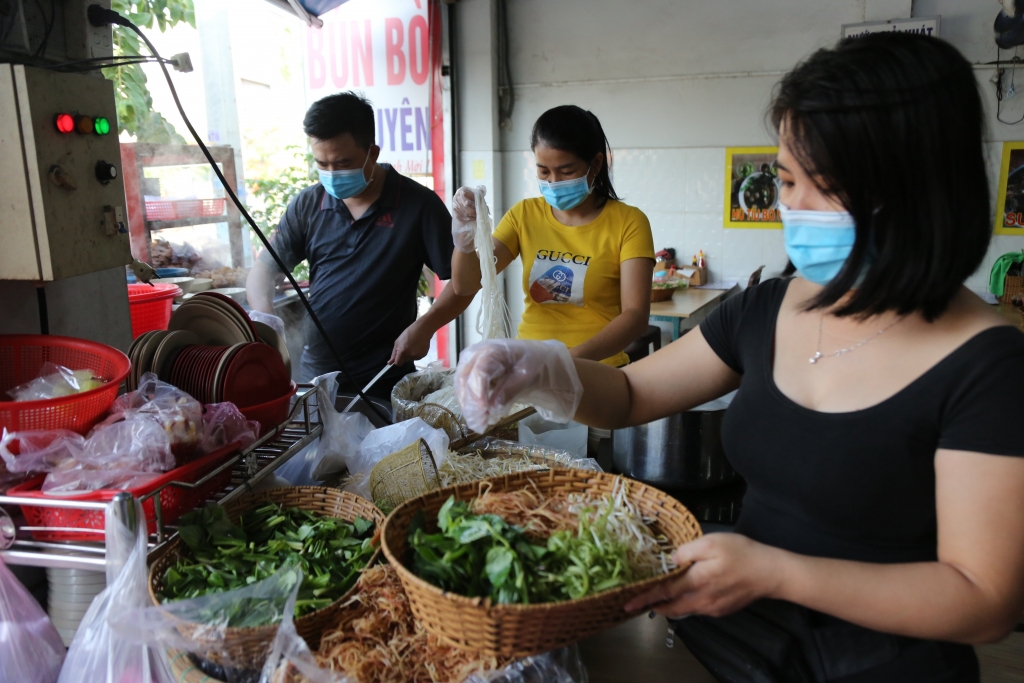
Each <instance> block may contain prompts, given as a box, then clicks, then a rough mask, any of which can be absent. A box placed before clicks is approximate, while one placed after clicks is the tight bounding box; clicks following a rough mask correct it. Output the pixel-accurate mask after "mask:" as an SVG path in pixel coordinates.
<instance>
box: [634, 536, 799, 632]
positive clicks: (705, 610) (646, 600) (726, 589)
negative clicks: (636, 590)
mask: <svg viewBox="0 0 1024 683" xmlns="http://www.w3.org/2000/svg"><path fill="white" fill-rule="evenodd" d="M782 555H783V551H781V550H778V549H777V548H772V547H771V546H767V545H764V544H762V543H757V542H756V541H752V540H750V539H749V538H747V537H746V536H741V535H739V534H727V533H715V534H710V535H708V536H702V537H701V538H698V539H697V540H696V541H692V542H690V543H687V544H685V545H681V546H679V547H678V548H676V550H675V552H674V553H672V559H673V560H674V561H675V563H676V565H677V566H680V567H685V566H687V565H690V568H689V569H687V570H686V573H685V574H683V575H682V576H680V577H679V578H678V579H676V580H675V581H673V582H672V583H668V584H665V585H662V586H659V587H658V588H655V589H654V590H651V591H648V592H647V593H644V594H643V595H640V596H638V597H636V598H634V599H633V600H631V601H630V602H628V603H627V604H626V607H625V609H626V611H627V612H638V611H640V610H645V609H652V610H654V611H655V612H657V613H658V614H661V615H662V616H666V617H669V618H673V617H684V616H689V615H691V614H705V615H708V616H712V617H720V616H724V615H726V614H730V613H732V612H735V611H736V610H738V609H742V608H743V607H745V606H747V605H748V604H750V603H751V602H753V601H754V600H758V599H760V598H765V597H771V596H772V594H773V593H774V592H775V591H776V589H777V587H778V584H779V582H780V581H781V576H780V574H781V564H782V562H781V559H782Z"/></svg>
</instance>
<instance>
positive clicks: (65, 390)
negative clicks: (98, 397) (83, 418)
mask: <svg viewBox="0 0 1024 683" xmlns="http://www.w3.org/2000/svg"><path fill="white" fill-rule="evenodd" d="M103 384H104V381H103V380H102V379H97V378H96V376H95V375H94V374H93V372H92V370H72V369H70V368H66V367H64V366H63V365H55V364H54V363H50V362H49V361H47V362H46V363H43V367H42V368H41V369H40V370H39V376H38V377H36V378H35V379H34V380H32V381H31V382H26V383H25V384H19V385H18V386H16V387H14V388H13V389H11V390H10V391H8V392H7V394H8V395H9V396H10V397H11V398H13V399H14V400H15V401H45V400H48V399H51V398H60V397H61V396H71V395H72V394H80V393H82V392H83V391H89V390H90V389H96V388H97V387H101V386H103Z"/></svg>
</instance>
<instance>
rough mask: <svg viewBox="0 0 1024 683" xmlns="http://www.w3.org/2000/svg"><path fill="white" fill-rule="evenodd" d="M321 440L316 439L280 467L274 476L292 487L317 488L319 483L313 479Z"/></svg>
mask: <svg viewBox="0 0 1024 683" xmlns="http://www.w3.org/2000/svg"><path fill="white" fill-rule="evenodd" d="M319 448H320V439H319V438H317V439H315V440H314V441H313V442H312V443H310V444H309V445H308V446H306V447H305V448H303V449H302V450H301V451H299V452H298V453H296V454H295V455H293V456H292V457H291V458H289V459H288V462H286V463H285V464H283V465H281V466H280V467H278V468H277V469H276V470H275V471H274V474H276V475H277V476H278V477H280V478H282V479H285V480H286V481H288V483H290V484H291V485H292V486H315V485H316V484H318V483H319V482H318V481H317V480H316V479H314V478H313V468H314V467H316V464H317V462H319V461H318V460H317V456H318V454H319Z"/></svg>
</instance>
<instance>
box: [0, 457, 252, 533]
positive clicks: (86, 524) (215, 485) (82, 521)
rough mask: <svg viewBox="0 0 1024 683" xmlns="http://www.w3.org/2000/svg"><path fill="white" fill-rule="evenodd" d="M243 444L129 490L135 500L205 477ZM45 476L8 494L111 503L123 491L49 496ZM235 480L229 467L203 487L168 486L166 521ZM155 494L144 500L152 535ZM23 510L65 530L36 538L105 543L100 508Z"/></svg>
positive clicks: (38, 522)
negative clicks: (164, 486) (173, 484)
mask: <svg viewBox="0 0 1024 683" xmlns="http://www.w3.org/2000/svg"><path fill="white" fill-rule="evenodd" d="M238 448H239V444H237V443H234V444H230V445H228V446H225V447H224V448H222V449H220V450H218V451H214V452H213V453H210V454H209V455H205V456H203V457H202V458H200V459H199V460H196V461H195V462H191V463H189V464H187V465H182V466H181V467H177V468H175V469H173V470H171V471H170V472H167V473H166V474H163V475H161V476H159V477H157V478H156V479H154V480H152V481H150V482H148V483H146V484H143V485H142V486H139V487H137V488H134V489H128V493H130V494H132V495H133V496H135V497H136V498H141V497H142V496H144V495H146V494H147V493H150V492H152V491H155V490H156V489H158V488H160V487H161V486H163V485H164V484H166V483H168V482H171V481H180V482H186V483H194V482H197V481H199V480H200V479H202V478H203V477H204V476H206V474H207V473H209V472H210V471H212V470H213V469H215V468H216V467H217V465H220V464H221V463H223V462H224V461H225V460H227V459H228V458H229V457H230V456H231V455H233V454H234V453H236V452H237V451H238ZM44 479H46V475H45V474H41V475H39V476H38V477H35V478H33V479H30V480H29V481H26V482H25V483H24V484H19V485H18V486H14V487H12V488H11V489H10V490H9V491H8V493H7V495H9V496H19V497H22V498H37V499H39V500H76V501H84V502H90V503H96V502H100V503H107V502H110V501H111V500H113V499H114V496H116V495H117V494H118V493H121V491H120V490H115V489H100V490H97V491H87V492H84V493H82V494H81V495H76V496H50V495H47V494H45V493H43V492H42V490H41V488H42V485H43V480H44ZM229 483H231V468H230V467H229V468H226V469H225V470H224V471H223V472H220V473H219V474H218V475H217V476H215V477H214V478H213V479H211V480H210V481H208V482H206V483H205V484H203V485H202V486H200V487H199V488H194V489H187V488H182V487H180V486H168V487H167V488H165V489H164V490H163V491H161V492H160V506H161V508H160V509H161V513H162V517H163V521H164V524H172V523H173V522H174V521H175V520H177V519H178V518H179V517H181V516H182V515H183V514H185V513H186V512H189V511H191V510H194V509H195V508H197V507H199V506H200V505H202V504H203V503H204V502H206V501H207V500H208V499H210V498H211V497H212V496H214V495H216V494H217V493H219V492H220V491H222V490H224V489H225V488H226V487H227V485H228V484H229ZM154 498H156V496H154V497H153V498H150V499H148V500H146V501H145V502H144V503H143V504H142V509H143V510H144V512H145V515H146V522H147V524H148V527H149V533H151V534H152V533H155V532H156V509H155V503H154ZM21 512H22V514H23V515H25V521H26V522H28V525H29V526H45V527H55V528H59V529H62V530H61V531H33V532H32V536H33V538H35V539H36V540H37V541H102V540H103V533H102V532H103V530H104V528H105V527H104V523H105V520H104V513H103V511H102V510H76V509H73V508H46V507H36V506H33V505H22V506H21ZM65 529H96V530H98V531H99V532H100V533H98V534H97V533H92V532H88V531H81V532H78V531H65Z"/></svg>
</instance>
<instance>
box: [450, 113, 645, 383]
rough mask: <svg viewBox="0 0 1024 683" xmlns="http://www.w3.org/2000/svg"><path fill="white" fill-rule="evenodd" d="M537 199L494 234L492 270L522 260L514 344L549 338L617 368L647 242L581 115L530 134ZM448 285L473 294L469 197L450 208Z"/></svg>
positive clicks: (596, 125) (636, 320)
mask: <svg viewBox="0 0 1024 683" xmlns="http://www.w3.org/2000/svg"><path fill="white" fill-rule="evenodd" d="M531 147H532V148H533V152H534V155H535V156H536V159H537V181H538V184H539V186H540V192H541V195H542V196H541V197H537V198H533V199H524V200H523V201H521V202H519V203H518V204H516V205H515V206H513V207H512V208H511V209H510V210H509V212H508V213H507V214H505V217H504V218H502V219H501V222H500V223H499V224H498V227H497V228H496V229H495V231H494V235H493V242H494V255H495V257H496V259H497V263H496V269H497V271H498V272H499V273H500V272H501V271H503V270H504V269H505V268H506V267H508V264H509V263H511V262H512V260H513V259H515V258H516V257H517V256H518V257H521V258H522V260H523V291H524V294H525V302H526V309H525V311H524V313H523V320H522V323H521V324H520V325H519V336H520V338H522V339H539V340H543V339H556V340H558V341H561V342H563V343H564V344H565V345H566V346H568V347H569V348H570V350H571V352H572V355H573V356H574V357H576V358H585V359H588V360H596V361H602V362H604V363H607V364H609V365H614V366H622V365H625V364H626V363H628V362H629V358H628V357H627V356H626V354H625V353H624V352H623V350H624V349H625V348H626V347H627V346H629V344H630V343H632V342H633V340H635V339H636V338H637V337H639V336H640V335H641V334H643V333H644V332H645V331H646V330H647V325H648V317H649V316H650V310H651V275H652V273H653V270H654V240H653V238H652V237H651V224H650V222H649V221H648V220H647V216H645V215H644V214H643V212H642V211H640V209H637V208H636V207H633V206H629V205H628V204H624V203H623V202H621V201H620V200H619V198H618V196H617V195H616V194H615V189H614V188H613V187H612V181H611V177H610V175H609V173H608V164H609V162H610V160H611V151H610V149H609V146H608V140H607V138H606V137H605V134H604V130H603V129H602V128H601V123H600V122H599V121H598V120H597V117H596V116H594V115H593V114H592V113H590V112H589V111H585V110H583V109H581V108H580V107H577V106H573V105H563V106H560V107H555V108H554V109H549V110H548V111H546V112H544V114H542V115H541V117H540V118H539V119H537V123H535V124H534V126H533V134H532V136H531ZM452 205H453V210H454V211H453V212H454V219H453V221H452V234H453V237H454V239H455V247H456V249H455V252H454V254H453V256H452V280H451V282H452V286H453V287H454V288H455V293H456V294H458V295H460V296H466V295H471V294H473V293H475V292H476V291H477V290H478V289H479V288H480V262H479V259H478V258H477V256H476V254H475V253H474V252H475V245H474V243H473V230H474V225H475V221H476V209H475V203H474V199H473V191H472V190H471V189H469V188H467V187H463V188H460V189H459V191H458V192H457V193H456V194H455V198H454V200H453V202H452Z"/></svg>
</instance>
